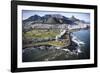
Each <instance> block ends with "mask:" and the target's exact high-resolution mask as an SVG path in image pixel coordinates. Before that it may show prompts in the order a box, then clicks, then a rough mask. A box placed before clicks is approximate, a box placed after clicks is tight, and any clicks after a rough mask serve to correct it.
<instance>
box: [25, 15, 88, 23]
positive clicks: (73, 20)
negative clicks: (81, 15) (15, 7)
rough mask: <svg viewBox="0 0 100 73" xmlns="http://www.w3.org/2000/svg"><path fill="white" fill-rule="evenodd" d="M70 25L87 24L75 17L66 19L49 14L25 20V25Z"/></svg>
mask: <svg viewBox="0 0 100 73" xmlns="http://www.w3.org/2000/svg"><path fill="white" fill-rule="evenodd" d="M28 23H31V24H39V23H41V24H70V25H75V24H78V23H87V22H85V21H84V20H80V19H77V18H76V17H75V16H72V17H70V18H68V17H65V16H63V15H60V14H47V15H44V16H42V17H41V16H39V15H33V16H30V17H29V18H27V19H25V20H23V24H25V25H26V24H28Z"/></svg>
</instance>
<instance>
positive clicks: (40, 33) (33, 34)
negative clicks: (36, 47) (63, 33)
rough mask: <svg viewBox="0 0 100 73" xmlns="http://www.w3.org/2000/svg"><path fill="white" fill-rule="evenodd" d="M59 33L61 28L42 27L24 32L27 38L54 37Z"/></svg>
mask: <svg viewBox="0 0 100 73" xmlns="http://www.w3.org/2000/svg"><path fill="white" fill-rule="evenodd" d="M58 34H59V30H58V29H56V30H41V29H33V30H32V31H28V32H26V33H24V34H23V36H24V37H26V38H37V39H38V38H54V37H55V36H56V35H58Z"/></svg>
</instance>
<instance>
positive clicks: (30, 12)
mask: <svg viewBox="0 0 100 73" xmlns="http://www.w3.org/2000/svg"><path fill="white" fill-rule="evenodd" d="M46 14H61V15H63V16H65V17H69V18H70V17H72V16H75V17H76V18H77V19H80V20H84V21H86V22H90V13H79V12H58V11H57V12H53V11H36V10H22V19H23V20H25V19H27V18H29V17H30V16H33V15H39V16H44V15H46Z"/></svg>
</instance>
